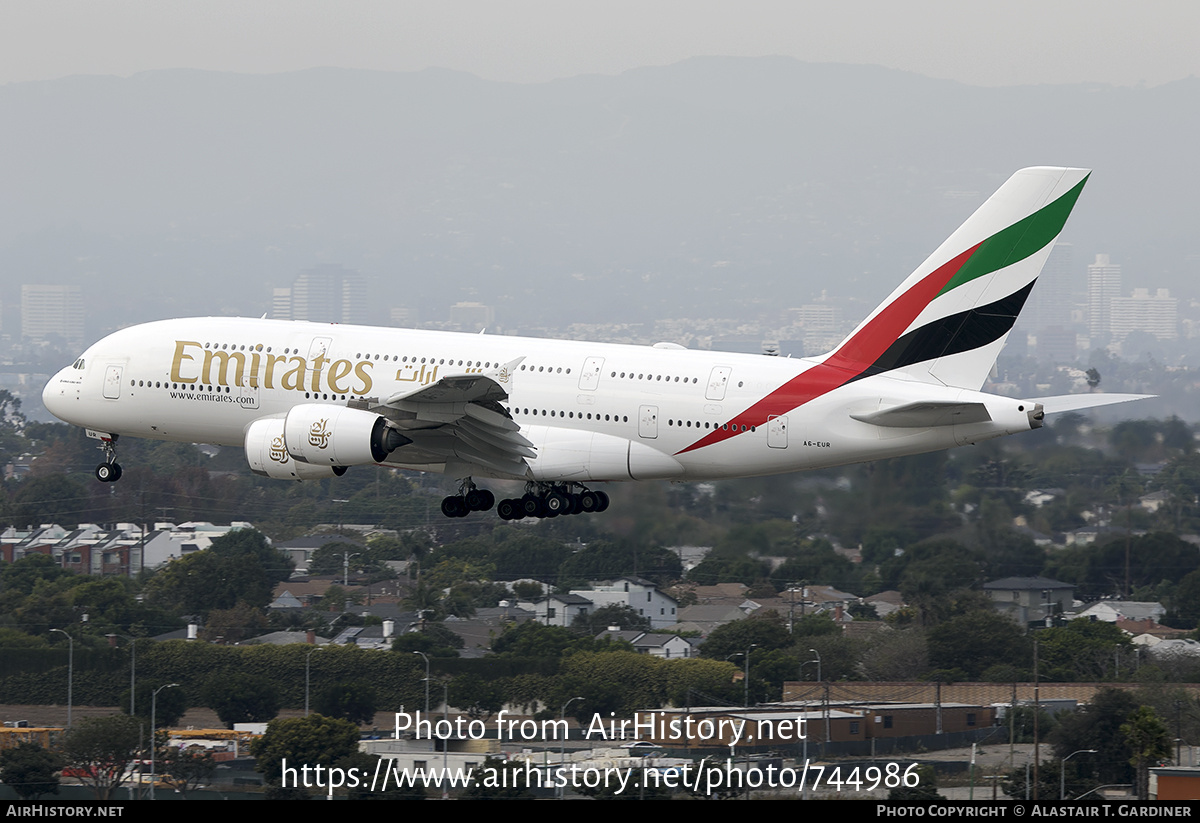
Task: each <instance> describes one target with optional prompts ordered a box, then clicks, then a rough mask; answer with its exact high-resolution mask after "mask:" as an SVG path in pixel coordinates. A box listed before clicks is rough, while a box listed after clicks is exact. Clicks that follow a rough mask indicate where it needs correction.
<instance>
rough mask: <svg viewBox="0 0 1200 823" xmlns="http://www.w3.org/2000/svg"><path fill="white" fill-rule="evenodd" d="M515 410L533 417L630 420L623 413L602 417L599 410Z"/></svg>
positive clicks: (606, 420) (619, 421) (608, 420)
mask: <svg viewBox="0 0 1200 823" xmlns="http://www.w3.org/2000/svg"><path fill="white" fill-rule="evenodd" d="M513 411H514V412H517V413H519V414H528V415H532V416H533V417H537V416H539V415H541V416H542V417H565V418H567V419H568V420H584V419H587V420H603V421H605V422H612V423H628V422H629V416H628V415H621V414H606V415H604V416H603V417H601V416H600V413H599V412H596V413H595V414H593V413H592V412H588V413H587V414H584V413H583V412H573V411H571V412H565V411H557V412H556V411H555V410H554V409H550V410H549V411H546V410H545V409H528V408H525V409H521V408H517V409H513Z"/></svg>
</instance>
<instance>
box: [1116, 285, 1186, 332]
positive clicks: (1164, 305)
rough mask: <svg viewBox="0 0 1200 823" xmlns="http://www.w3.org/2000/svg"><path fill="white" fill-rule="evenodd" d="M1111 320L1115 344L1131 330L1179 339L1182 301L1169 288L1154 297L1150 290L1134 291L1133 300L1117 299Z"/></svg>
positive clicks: (1161, 290) (1158, 292)
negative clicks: (1180, 304)
mask: <svg viewBox="0 0 1200 823" xmlns="http://www.w3.org/2000/svg"><path fill="white" fill-rule="evenodd" d="M1109 317H1110V319H1109V331H1110V333H1111V334H1112V339H1113V341H1114V342H1120V341H1121V340H1124V339H1125V335H1127V334H1129V333H1130V332H1131V331H1144V332H1146V333H1147V334H1152V335H1154V336H1155V337H1157V338H1158V339H1159V340H1174V339H1175V338H1177V337H1178V336H1179V301H1178V300H1177V299H1176V298H1174V297H1172V296H1171V293H1170V292H1169V291H1168V290H1167V289H1158V290H1157V291H1156V292H1155V293H1154V294H1151V293H1150V290H1149V289H1134V290H1133V296H1131V297H1114V298H1113V299H1112V301H1111V303H1110V306H1109Z"/></svg>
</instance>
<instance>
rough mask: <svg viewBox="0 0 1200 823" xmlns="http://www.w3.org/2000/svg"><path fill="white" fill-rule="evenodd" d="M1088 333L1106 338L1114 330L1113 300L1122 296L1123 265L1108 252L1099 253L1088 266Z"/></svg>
mask: <svg viewBox="0 0 1200 823" xmlns="http://www.w3.org/2000/svg"><path fill="white" fill-rule="evenodd" d="M1087 277H1088V283H1087V286H1088V335H1089V336H1090V337H1091V338H1092V339H1093V340H1096V339H1106V338H1107V337H1108V336H1109V335H1110V334H1111V332H1112V329H1111V320H1112V300H1113V298H1114V297H1120V296H1121V267H1120V266H1118V265H1117V264H1115V263H1113V262H1111V261H1110V260H1109V258H1108V255H1107V254H1097V255H1096V262H1095V263H1092V264H1091V265H1089V266H1088V275H1087Z"/></svg>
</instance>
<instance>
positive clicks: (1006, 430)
mask: <svg viewBox="0 0 1200 823" xmlns="http://www.w3.org/2000/svg"><path fill="white" fill-rule="evenodd" d="M519 358H523V359H522V360H521V361H520V365H519V366H517V367H516V368H515V369H513V373H512V376H511V382H510V383H509V388H508V398H507V400H505V401H503V406H504V407H505V408H506V409H507V411H508V414H509V415H510V416H511V418H512V420H513V421H514V422H515V423H516V424H518V425H519V427H520V433H521V434H522V435H523V436H525V437H526V438H528V439H529V440H530V441H531V442H533V444H534V447H535V449H537V450H538V451H539V456H538V457H535V458H532V459H530V460H529V466H530V471H529V473H527V474H526V475H525V477H524V478H523V479H535V480H537V479H546V480H578V481H584V480H622V479H644V478H646V477H660V478H670V479H681V480H694V479H704V478H721V477H746V476H755V475H765V474H775V473H780V472H787V471H794V470H800V469H809V468H817V467H823V466H832V465H838V464H844V463H851V462H859V461H863V460H872V459H877V458H884V457H892V456H898V455H905V454H914V453H919V452H925V451H931V450H936V449H942V448H947V447H951V446H955V445H961V444H964V443H969V442H976V441H978V440H982V439H987V438H988V437H994V436H999V435H1002V434H1010V433H1013V432H1015V431H1021V430H1026V429H1028V428H1030V425H1029V421H1028V417H1027V415H1026V414H1025V410H1024V407H1023V406H1022V407H1019V404H1020V402H1021V401H1018V400H1012V399H1009V398H1001V397H997V396H994V395H986V394H981V393H979V392H973V391H969V390H965V389H960V388H951V387H946V386H940V385H931V384H930V383H928V382H918V381H914V380H911V379H908V378H906V377H905V375H903V374H897V373H893V374H891V375H875V376H871V377H866V378H863V379H859V380H853V381H850V382H846V383H844V384H841V385H834V386H833V387H832V388H828V387H826V388H825V389H824V390H822V391H820V392H817V393H815V394H814V393H813V392H811V391H808V390H807V389H805V388H804V385H803V384H804V377H803V375H804V374H805V373H806V372H807V371H808V370H810V369H813V368H816V367H818V366H820V365H821V364H820V361H818V360H810V359H796V360H792V359H786V358H778V357H766V356H761V355H745V354H730V353H724V352H712V351H691V350H684V349H680V348H677V347H666V348H660V347H645V346H629V345H614V344H602V343H586V342H578V341H566V340H541V339H531V338H521V337H504V336H493V335H483V334H479V335H471V334H455V333H448V332H432V331H413V330H403V329H392V328H376V327H364V326H345V325H336V324H318V323H306V322H287V321H274V320H265V319H263V320H257V319H239V318H195V319H181V320H166V321H160V322H154V323H147V324H144V325H139V326H135V327H131V328H128V329H124V330H121V331H118V332H116V333H114V334H111V335H109V336H108V337H106V338H104V339H103V340H101V341H99V342H98V343H96V344H95V345H93V346H91V347H90V348H89V349H88V350H87V351H85V352H84V353H83V355H82V356H81V358H80V360H79V361H76V364H75V365H74V366H72V367H68V368H66V369H63V370H62V371H60V372H59V373H58V374H56V375H55V376H54V377H53V378H52V379H51V380H50V382H49V383H48V384H47V386H46V389H45V392H44V395H43V397H44V400H45V403H46V407H47V408H48V409H49V410H50V411H51V412H52V413H53V414H55V415H56V416H57V417H59V418H61V419H62V420H65V421H67V422H69V423H74V424H76V425H79V426H83V427H85V428H88V429H92V430H97V431H101V432H105V433H109V434H121V435H129V436H133V437H146V438H153V439H160V440H176V441H184V442H198V443H214V444H219V445H224V446H241V445H243V442H244V440H245V434H246V431H247V428H248V427H249V426H250V424H251V423H253V422H254V421H256V420H259V419H262V418H267V417H281V416H284V415H286V414H287V413H288V412H289V410H290V409H292V408H293V407H295V406H297V405H298V404H328V405H330V406H339V407H345V406H347V405H348V404H356V405H357V406H359V407H370V406H378V405H379V404H380V403H381V402H386V400H387V398H389V397H392V396H395V395H397V394H398V393H402V392H405V391H406V390H411V389H414V388H418V387H420V386H421V385H432V384H434V383H436V382H437V381H438V380H441V379H444V378H447V377H453V376H455V375H463V374H472V373H478V372H483V371H487V370H490V369H493V368H495V367H497V366H498V365H500V364H505V363H510V362H512V361H514V360H517V359H519ZM819 370H820V369H818V371H819ZM826 379H827V378H826ZM836 382H837V381H834V383H835V384H836ZM931 400H940V401H944V402H947V403H955V402H974V403H984V404H985V405H986V407H987V409H988V411H989V412H990V417H991V419H990V420H987V421H985V422H976V423H963V424H955V425H940V426H934V427H928V426H916V427H911V428H909V427H903V426H896V425H894V424H893V425H890V426H880V425H873V424H871V423H867V422H862V421H860V420H857V419H855V418H854V417H852V415H858V416H860V417H861V416H863V415H869V414H870V413H872V412H875V411H878V410H880V409H886V408H892V407H896V406H900V405H903V404H905V403H912V402H917V401H931ZM1018 408H1020V410H1019V411H1018ZM420 425H421V427H423V428H424V429H426V430H428V429H429V428H430V424H428V423H422V424H420ZM402 426H403V424H401V429H400V430H401V431H404V429H403V427H402ZM743 426H744V427H745V428H744V430H743V429H742V427H743ZM588 434H596V435H603V436H605V437H603V438H595V439H596V442H600V441H601V440H603V441H604V442H605V443H609V442H620V443H625V442H626V441H628V443H629V444H633V445H631V446H629V449H630V450H629V452H628V454H629V457H628V463H627V465H626V468H625V470H614V469H613V468H612V466H610V465H604V466H600V465H597V466H596V467H594V468H593V467H591V466H588V465H579V466H577V467H575V469H573V470H572V469H563V467H562V466H561V465H558V466H556V467H555V468H553V469H547V470H546V471H545V472H541V470H540V469H539V465H538V464H539V460H540V459H541V457H542V456H543V455H545V454H547V453H548V452H549V451H550V450H552V449H553V447H554V444H555V443H556V442H571V443H574V442H578V441H579V437H580V436H584V435H588ZM559 454H560V457H559V458H558V463H560V464H561V463H562V462H563V459H564V458H563V457H562V456H561V455H563V454H565V455H567V457H566V458H565V459H566V461H567V462H570V460H571V458H570V454H571V452H570V451H567V452H559ZM580 454H583V455H584V457H582V458H581V460H582V461H583V462H587V461H589V460H590V458H588V457H587V456H586V455H587V454H589V452H586V451H584V452H580ZM635 455H641V456H642V459H635ZM647 456H649V457H651V458H653V459H645V458H646V457H647ZM660 456H661V458H662V459H660ZM385 464H386V465H394V466H402V467H407V468H414V469H422V470H430V471H450V470H451V469H454V470H459V469H460V468H461V467H458V466H453V467H451V466H448V465H446V464H444V463H436V462H433V461H432V460H431V459H429V458H427V457H426V458H420V459H415V460H414V459H413V455H412V454H410V452H409V451H408V450H406V448H400V449H397V450H396V451H394V452H393V453H392V454H391V455H390V456H389V458H388V459H387V460H386V461H385ZM640 466H644V467H645V469H644V470H639V468H638V467H640ZM539 472H541V473H539ZM471 473H475V474H480V475H483V476H495V477H511V478H514V479H516V477H517V475H515V474H510V473H505V472H500V471H488V470H487V469H486V468H484V467H478V466H477V467H475V468H474V471H472V472H471ZM639 474H640V475H641V476H639Z"/></svg>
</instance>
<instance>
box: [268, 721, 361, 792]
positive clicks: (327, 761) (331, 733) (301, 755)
mask: <svg viewBox="0 0 1200 823" xmlns="http://www.w3.org/2000/svg"><path fill="white" fill-rule="evenodd" d="M358 737H359V735H358V727H357V726H355V725H354V724H353V723H351V722H350V721H349V720H340V719H338V718H335V717H325V716H324V715H321V714H310V715H309V716H308V717H293V718H288V719H277V720H272V721H271V722H270V723H269V724H267V733H266V734H264V735H263V736H262V737H260V738H258V739H257V740H255V741H254V742H253V743H252V744H250V753H251V754H253V755H254V757H255V759H256V761H257V763H256V764H255V767H254V768H255V769H257V770H258V771H259V772H261V773H262V775H263V777H264V778H266V780H267V781H268V782H271V783H275V784H279V783H281V782H282V777H283V761H284V758H287V759H288V760H289V761H290V762H291V763H296V764H298V765H299V764H304V765H308V766H326V767H329V766H333V765H336V764H337V763H338V761H340V760H342V759H343V758H345V757H348V756H350V755H352V754H354V753H355V752H356V751H358ZM288 768H289V769H290V768H292V766H290V765H289V766H288Z"/></svg>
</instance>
